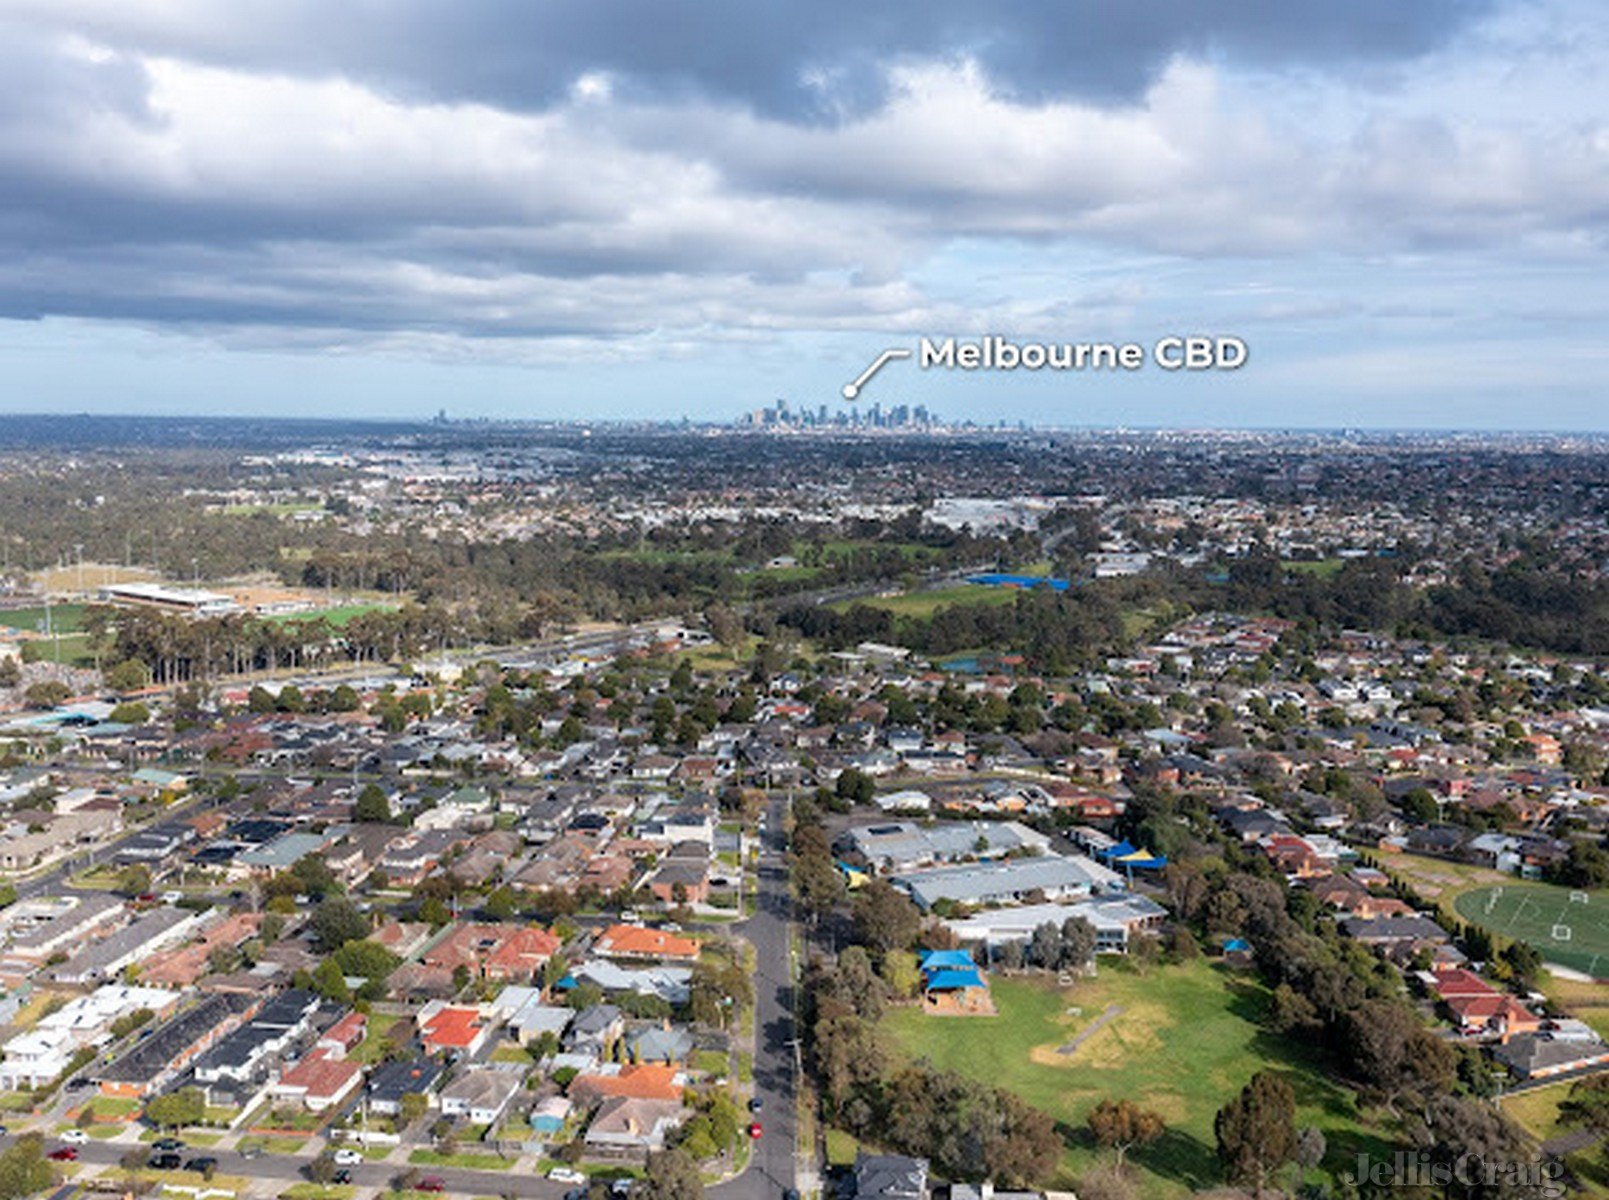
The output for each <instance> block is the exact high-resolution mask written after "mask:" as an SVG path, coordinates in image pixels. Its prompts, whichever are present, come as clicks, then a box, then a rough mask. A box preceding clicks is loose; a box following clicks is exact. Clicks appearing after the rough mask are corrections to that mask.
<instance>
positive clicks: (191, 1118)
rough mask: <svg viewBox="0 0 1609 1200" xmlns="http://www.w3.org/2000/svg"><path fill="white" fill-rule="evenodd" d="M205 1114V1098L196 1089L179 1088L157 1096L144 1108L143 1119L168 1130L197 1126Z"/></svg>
mask: <svg viewBox="0 0 1609 1200" xmlns="http://www.w3.org/2000/svg"><path fill="white" fill-rule="evenodd" d="M206 1114H207V1098H206V1096H205V1095H204V1094H203V1093H202V1091H201V1089H200V1088H198V1087H186V1088H180V1089H179V1090H178V1091H176V1092H169V1093H168V1094H167V1095H165V1096H158V1097H157V1098H156V1099H154V1100H152V1101H150V1102H148V1103H147V1104H146V1106H145V1119H146V1120H148V1121H150V1122H151V1123H152V1124H153V1125H161V1126H164V1127H166V1128H168V1129H178V1128H179V1127H180V1126H183V1125H195V1124H198V1123H199V1122H200V1120H201V1118H202V1117H204V1116H206Z"/></svg>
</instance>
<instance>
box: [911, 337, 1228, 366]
mask: <svg viewBox="0 0 1609 1200" xmlns="http://www.w3.org/2000/svg"><path fill="white" fill-rule="evenodd" d="M917 361H918V363H919V365H920V366H921V368H922V369H923V370H924V371H926V370H931V369H932V368H934V367H942V368H944V369H946V370H951V371H954V370H961V371H1138V370H1140V368H1142V367H1144V366H1145V364H1146V363H1147V362H1152V363H1155V364H1156V365H1157V366H1158V367H1160V368H1161V369H1162V370H1164V371H1234V370H1238V369H1239V368H1241V367H1243V366H1244V365H1245V364H1246V343H1245V342H1243V341H1242V340H1241V339H1240V338H1237V337H1201V336H1182V335H1170V336H1168V337H1164V338H1158V339H1157V340H1156V342H1155V343H1153V344H1152V346H1151V349H1150V353H1149V354H1147V352H1146V349H1145V347H1144V346H1142V345H1140V344H1139V343H1138V342H1014V341H1012V340H1011V339H1010V338H1005V337H1001V336H1000V335H998V334H990V335H988V336H986V337H981V338H977V339H975V340H964V339H958V338H943V339H934V338H923V339H922V349H921V353H920V355H919V356H918V360H917Z"/></svg>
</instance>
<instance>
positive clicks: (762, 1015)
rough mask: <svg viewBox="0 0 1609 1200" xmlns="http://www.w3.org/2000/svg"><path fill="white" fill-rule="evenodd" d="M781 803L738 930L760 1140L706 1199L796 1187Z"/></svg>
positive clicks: (735, 1199)
mask: <svg viewBox="0 0 1609 1200" xmlns="http://www.w3.org/2000/svg"><path fill="white" fill-rule="evenodd" d="M787 811H788V802H787V800H785V799H784V798H782V797H780V796H777V797H773V798H772V800H771V803H770V805H769V807H768V808H767V810H766V818H765V834H764V837H763V839H762V841H761V850H760V881H759V891H758V893H757V900H758V903H757V906H756V909H755V913H754V916H752V917H750V918H749V919H748V920H747V921H745V922H743V923H742V924H741V925H740V926H739V927H738V928H739V931H740V932H742V933H743V935H744V936H746V937H747V938H748V939H749V941H750V943H751V944H752V945H753V946H754V955H755V973H754V1020H755V1046H754V1094H755V1096H757V1097H758V1098H759V1100H760V1102H761V1104H762V1106H763V1107H762V1108H761V1111H760V1112H759V1113H758V1114H756V1115H755V1117H754V1118H753V1119H756V1120H758V1121H759V1122H760V1124H761V1126H762V1128H763V1129H764V1133H763V1135H762V1136H761V1137H760V1139H759V1140H758V1141H757V1142H756V1143H755V1144H754V1145H753V1147H752V1153H751V1157H750V1159H749V1166H748V1169H747V1170H745V1171H744V1172H743V1174H741V1175H739V1176H738V1177H737V1178H736V1179H733V1180H731V1181H729V1182H727V1183H723V1184H720V1185H718V1186H716V1187H712V1188H710V1189H709V1195H710V1197H711V1198H712V1200H780V1197H781V1196H782V1193H783V1192H784V1191H786V1190H787V1189H788V1188H791V1187H794V1186H796V1183H795V1179H796V1172H795V1168H796V1165H797V1164H796V1161H795V1157H794V1136H795V1133H796V1127H797V1121H796V1120H795V1112H794V1072H795V1069H796V1066H797V1058H796V1056H797V1049H796V1044H795V1041H794V1036H795V1035H794V1024H793V1000H794V995H793V992H794V988H793V977H792V970H791V964H790V963H789V960H788V959H789V945H788V929H789V923H790V922H791V920H792V910H793V897H792V893H791V892H790V890H789V887H788V868H787V864H786V862H785V861H784V858H783V852H784V850H785V849H786V844H787V836H786V834H785V833H784V831H783V821H784V819H785V817H786V815H787Z"/></svg>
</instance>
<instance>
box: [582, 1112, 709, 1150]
mask: <svg viewBox="0 0 1609 1200" xmlns="http://www.w3.org/2000/svg"><path fill="white" fill-rule="evenodd" d="M686 1116H687V1110H686V1109H684V1108H683V1107H682V1105H681V1102H680V1101H679V1100H639V1099H636V1098H634V1097H631V1096H614V1097H611V1098H609V1099H607V1100H605V1101H604V1102H603V1103H602V1104H601V1105H599V1106H598V1111H597V1114H596V1115H595V1116H594V1117H593V1118H592V1123H591V1124H590V1125H589V1126H587V1132H586V1136H585V1137H584V1139H583V1141H584V1142H585V1144H586V1147H587V1151H588V1152H589V1153H590V1154H593V1155H595V1156H597V1157H600V1158H616V1159H622V1160H628V1161H641V1160H642V1159H644V1158H646V1157H647V1156H648V1155H649V1154H650V1153H652V1152H654V1151H656V1150H663V1149H664V1148H665V1144H666V1140H667V1139H668V1138H669V1136H670V1135H671V1134H672V1133H673V1132H674V1131H675V1130H676V1129H677V1128H678V1127H679V1126H680V1125H681V1123H682V1121H683V1120H684V1119H685V1118H686Z"/></svg>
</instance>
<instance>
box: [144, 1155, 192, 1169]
mask: <svg viewBox="0 0 1609 1200" xmlns="http://www.w3.org/2000/svg"><path fill="white" fill-rule="evenodd" d="M151 1166H152V1168H153V1169H155V1170H158V1171H177V1170H178V1169H179V1168H180V1167H182V1166H184V1160H183V1159H181V1158H180V1157H179V1156H178V1155H177V1154H174V1153H171V1152H169V1153H167V1154H153V1155H152V1156H151Z"/></svg>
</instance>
